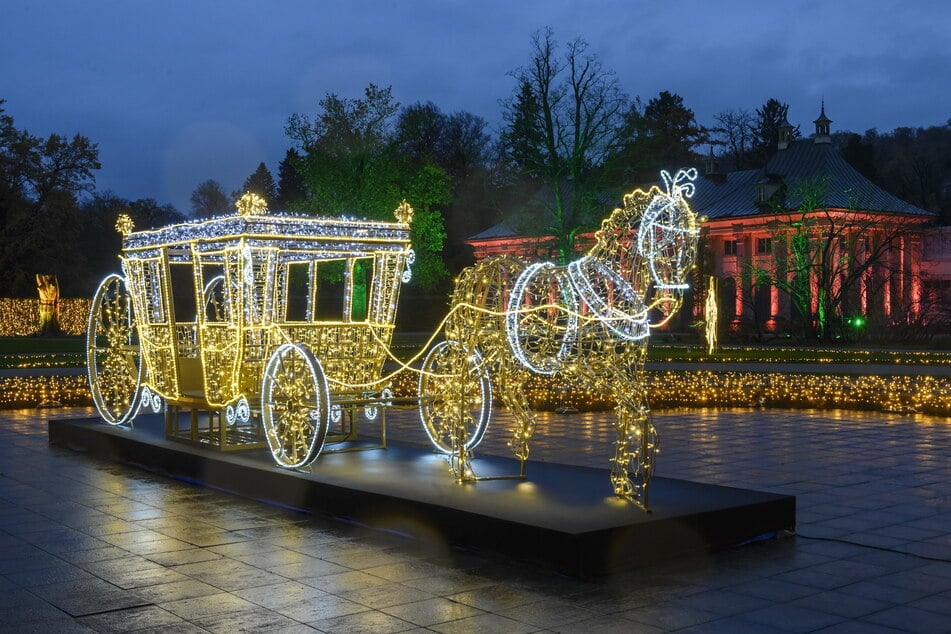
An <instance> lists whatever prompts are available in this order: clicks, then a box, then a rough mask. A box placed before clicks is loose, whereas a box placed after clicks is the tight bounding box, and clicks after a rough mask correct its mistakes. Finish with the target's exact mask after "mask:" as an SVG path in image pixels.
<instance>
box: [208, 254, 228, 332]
mask: <svg viewBox="0 0 951 634" xmlns="http://www.w3.org/2000/svg"><path fill="white" fill-rule="evenodd" d="M202 279H203V280H204V284H205V287H204V288H203V289H202V303H203V305H204V307H205V321H209V322H221V321H228V318H229V311H228V307H227V302H228V295H227V288H225V269H224V267H223V266H221V265H220V264H219V265H213V266H209V265H205V266H204V267H202Z"/></svg>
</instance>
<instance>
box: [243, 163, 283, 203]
mask: <svg viewBox="0 0 951 634" xmlns="http://www.w3.org/2000/svg"><path fill="white" fill-rule="evenodd" d="M245 192H251V193H252V194H257V195H258V196H260V197H261V198H263V199H264V200H265V201H266V202H267V203H268V206H271V205H272V204H273V203H274V201H276V200H277V198H278V196H277V185H275V184H274V177H273V176H271V172H270V171H268V169H267V166H266V165H265V164H264V163H263V162H262V163H261V164H260V165H258V168H257V169H256V170H254V173H253V174H251V175H250V176H248V177H247V178H246V179H245V181H244V187H243V188H242V190H241V193H242V194H243V193H245Z"/></svg>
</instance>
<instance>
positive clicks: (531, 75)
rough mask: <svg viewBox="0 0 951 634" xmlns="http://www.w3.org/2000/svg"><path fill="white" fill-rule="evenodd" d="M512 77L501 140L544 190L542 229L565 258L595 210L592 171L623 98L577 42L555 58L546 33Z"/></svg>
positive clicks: (606, 149) (609, 146)
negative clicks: (512, 89)
mask: <svg viewBox="0 0 951 634" xmlns="http://www.w3.org/2000/svg"><path fill="white" fill-rule="evenodd" d="M511 75H512V76H513V77H514V78H515V80H516V82H517V86H516V89H515V93H514V94H513V96H512V97H511V98H510V99H509V100H508V101H506V102H504V104H503V120H504V122H505V126H504V130H503V133H502V141H503V143H504V144H505V146H506V148H507V152H506V154H507V155H508V156H509V157H511V159H512V160H513V162H514V164H515V165H516V166H517V167H518V169H519V170H520V171H522V172H523V173H525V174H528V175H530V176H534V177H537V178H538V179H539V180H541V181H542V182H543V183H544V184H545V185H546V186H547V189H548V194H549V200H548V201H547V214H546V215H547V225H548V226H547V227H546V231H548V232H550V233H551V234H552V235H553V236H554V237H555V240H556V242H557V249H558V257H559V259H561V260H562V261H566V260H567V259H569V258H570V257H571V255H572V254H573V252H574V246H575V245H574V242H575V237H576V235H577V234H578V233H579V232H580V231H581V230H582V229H583V228H584V227H586V226H587V224H588V223H589V222H591V220H592V218H591V216H592V212H593V211H594V210H595V209H597V208H598V205H597V204H596V203H595V199H596V197H597V195H598V194H599V193H600V191H599V190H600V181H599V180H598V175H599V173H598V171H597V168H598V167H600V166H601V165H602V163H603V162H604V159H605V158H606V157H607V156H608V155H609V154H610V153H611V151H612V150H613V149H614V146H615V143H616V141H617V133H618V127H619V125H620V120H621V119H620V117H621V114H622V112H623V111H624V109H625V107H626V105H627V101H628V100H627V96H626V95H625V94H624V92H623V91H622V90H621V88H620V86H619V84H618V82H617V79H616V78H615V76H614V73H613V72H611V71H609V70H606V69H605V68H604V67H603V66H602V64H601V61H600V60H599V59H598V57H597V56H596V55H594V54H593V53H590V52H589V51H588V44H587V43H586V42H585V41H584V40H582V39H580V38H578V39H575V40H573V41H571V42H569V43H568V45H567V46H566V47H565V50H564V53H563V55H559V52H558V45H557V44H556V42H555V39H554V34H553V32H552V30H551V29H546V30H545V31H544V33H535V35H534V36H533V37H532V52H531V57H530V59H529V63H528V64H527V65H526V66H523V67H520V68H517V69H515V70H514V71H512V73H511Z"/></svg>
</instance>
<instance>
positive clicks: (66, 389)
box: [0, 370, 951, 416]
mask: <svg viewBox="0 0 951 634" xmlns="http://www.w3.org/2000/svg"><path fill="white" fill-rule="evenodd" d="M416 380H417V379H416V377H415V376H411V375H409V374H408V373H403V374H401V375H399V376H398V377H397V379H396V381H395V382H394V388H395V392H396V393H397V395H398V396H416ZM647 382H648V385H649V388H650V403H651V407H654V408H662V407H751V406H752V407H778V408H806V409H854V410H873V411H899V412H920V413H922V414H930V415H933V416H951V381H949V380H948V378H947V377H934V376H850V375H836V374H782V373H779V372H770V373H762V374H758V373H752V372H711V371H708V370H697V371H689V372H655V371H649V372H647ZM528 394H529V398H530V399H531V404H532V407H534V408H537V409H540V410H556V409H559V408H574V409H578V410H581V411H598V410H608V409H611V408H612V407H613V406H614V404H613V403H611V402H610V401H608V400H606V399H600V398H596V397H595V395H594V394H592V393H591V391H590V390H589V389H587V388H585V386H583V385H580V384H569V383H565V382H564V381H560V382H559V381H558V380H557V379H555V378H553V377H535V378H534V379H533V381H532V382H531V383H530V384H529V385H528ZM91 403H92V398H91V397H90V395H89V384H88V382H87V379H86V377H85V376H38V377H7V378H0V409H12V408H19V407H41V406H46V405H62V406H76V405H82V406H86V405H90V404H91Z"/></svg>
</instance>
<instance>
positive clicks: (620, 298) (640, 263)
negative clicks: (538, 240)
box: [420, 170, 700, 507]
mask: <svg viewBox="0 0 951 634" xmlns="http://www.w3.org/2000/svg"><path fill="white" fill-rule="evenodd" d="M662 178H663V180H664V182H665V184H666V186H667V191H661V190H660V189H659V188H657V187H653V188H651V190H650V191H648V192H644V191H642V190H637V191H635V192H633V193H631V194H629V195H627V196H625V198H624V206H623V207H621V208H619V209H616V210H615V211H614V212H613V213H612V214H611V215H610V216H609V217H608V218H606V219H605V220H604V222H603V223H602V225H601V229H600V230H599V231H598V232H597V233H596V234H595V237H596V244H595V245H594V247H592V248H591V249H590V250H589V251H588V253H587V254H586V255H585V256H584V257H583V258H581V259H580V260H577V261H575V262H572V263H571V264H569V265H568V266H556V265H555V264H552V263H550V262H545V263H537V264H528V263H525V262H523V261H521V260H518V259H516V258H512V257H509V256H504V255H503V256H499V257H495V258H490V259H487V260H483V261H482V262H480V263H479V264H477V265H476V266H474V267H471V268H469V269H467V270H466V271H464V272H463V273H462V274H461V275H460V277H459V279H458V280H457V283H456V289H455V291H454V293H453V299H452V303H453V308H452V310H451V312H450V315H449V316H448V317H447V321H446V326H445V329H446V338H447V340H448V342H451V343H452V345H453V346H454V347H458V348H459V349H460V350H461V351H462V353H461V354H460V355H457V356H459V357H460V358H466V355H467V354H470V355H471V354H477V355H479V357H478V358H479V359H480V361H479V367H480V368H481V369H480V372H482V373H485V374H488V372H489V371H491V373H492V375H493V377H494V379H495V382H496V384H497V385H500V386H504V389H501V390H499V394H498V396H499V398H500V399H501V400H502V401H503V402H504V403H505V405H506V406H507V407H508V408H509V410H510V411H511V412H512V413H513V414H514V417H515V420H516V425H515V430H514V432H513V436H512V440H511V442H510V444H511V446H512V449H513V451H514V453H515V455H516V457H517V458H519V459H520V461H521V462H522V471H523V472H524V463H525V461H526V460H527V458H528V453H529V441H530V439H531V437H532V435H533V433H534V429H535V419H534V415H533V414H532V412H531V409H530V408H529V406H528V400H527V397H526V394H525V383H526V381H527V378H528V376H529V375H530V374H531V373H534V374H543V375H545V374H547V375H552V374H556V373H560V374H559V375H560V376H562V375H563V376H565V377H568V378H572V377H574V378H578V379H581V380H583V381H585V382H588V383H590V384H591V386H592V388H593V389H594V390H595V391H597V392H600V393H604V394H607V395H608V396H609V397H611V398H612V399H614V401H615V402H617V407H616V409H615V416H616V419H617V423H616V426H617V428H618V438H617V441H616V453H615V457H614V458H613V463H614V466H613V468H612V473H611V481H612V483H613V485H614V490H615V493H616V494H617V495H619V496H623V497H625V498H628V499H632V500H633V501H635V502H637V503H639V504H641V505H642V506H645V507H646V505H647V488H648V483H649V481H650V478H651V475H652V473H653V468H654V462H653V461H654V454H655V453H656V450H657V432H656V430H655V429H654V428H653V426H652V425H651V424H650V420H649V409H648V407H647V400H646V398H647V397H646V394H647V392H646V387H645V385H644V380H643V377H644V359H645V358H646V350H647V348H646V340H647V337H648V335H649V332H650V330H649V329H650V328H651V327H657V326H659V325H662V324H663V323H666V322H667V320H669V319H670V318H671V316H672V315H673V314H674V313H675V312H676V310H677V309H678V308H679V307H680V304H681V302H682V297H683V292H684V291H685V290H686V288H687V287H688V283H687V274H688V272H689V271H690V269H691V268H692V266H693V261H694V259H695V257H696V243H697V239H698V237H699V233H700V231H699V221H698V218H697V216H696V215H695V214H694V213H693V212H692V211H691V210H690V207H689V206H688V205H687V202H686V198H687V197H689V196H690V195H692V193H693V183H692V182H690V181H692V180H693V179H695V178H696V171H695V170H686V171H685V170H681V171H679V172H677V174H676V175H675V176H674V177H671V176H670V175H669V174H668V173H666V172H663V173H662ZM655 310H657V311H659V312H660V313H661V318H660V323H650V321H649V317H650V315H651V313H652V311H655ZM432 365H435V364H432ZM431 370H432V371H438V369H437V368H432V369H431ZM442 372H443V373H444V374H445V375H447V376H449V377H450V379H452V380H454V381H455V383H454V384H453V383H452V381H450V385H449V386H448V387H446V388H444V389H443V391H444V392H445V393H446V394H448V395H452V394H466V393H467V390H471V387H467V385H468V386H472V385H475V381H474V378H473V375H472V371H471V370H467V369H466V368H465V366H464V364H463V363H462V362H461V361H456V367H454V368H445V369H442ZM453 377H454V378H453ZM423 388H424V385H423V382H422V380H421V383H420V391H421V392H422V391H423ZM421 396H424V395H423V394H422V393H421ZM459 398H460V397H457V398H456V399H455V401H454V402H451V403H449V404H448V405H446V406H445V407H443V408H442V409H441V410H439V411H438V412H437V413H429V414H427V410H426V409H421V412H422V413H423V422H424V425H425V424H427V419H430V420H429V426H430V427H436V425H435V424H433V423H432V421H433V420H437V419H441V418H443V419H446V420H442V421H441V422H440V425H441V426H442V427H441V428H445V427H446V426H447V425H448V426H450V427H451V425H452V421H455V422H456V424H457V425H458V429H457V430H455V431H452V432H447V433H444V434H443V436H445V435H447V434H448V435H449V436H451V438H452V439H453V444H452V446H453V459H452V460H451V465H452V468H453V471H454V472H455V474H456V477H457V478H459V479H462V480H465V479H472V478H475V476H474V475H472V473H473V470H472V465H471V462H470V455H471V451H470V449H469V447H468V446H467V445H466V444H465V443H463V442H461V441H462V440H463V439H465V438H466V437H467V434H471V430H470V429H469V428H470V426H471V414H468V413H467V412H468V411H469V410H471V409H472V408H471V407H469V406H466V405H465V403H464V402H462V401H460V400H459ZM421 408H422V405H421ZM454 412H459V413H458V414H454ZM434 442H435V440H434Z"/></svg>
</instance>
